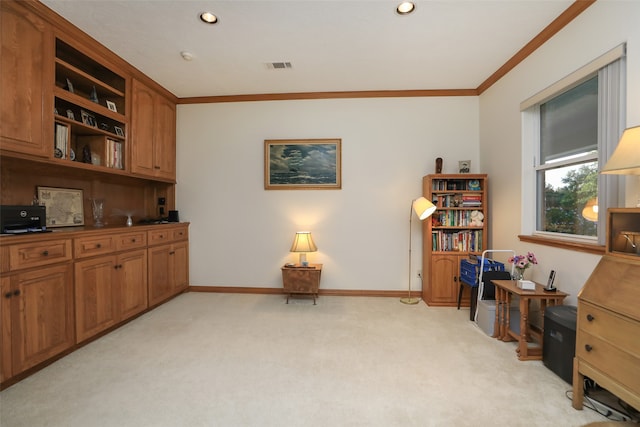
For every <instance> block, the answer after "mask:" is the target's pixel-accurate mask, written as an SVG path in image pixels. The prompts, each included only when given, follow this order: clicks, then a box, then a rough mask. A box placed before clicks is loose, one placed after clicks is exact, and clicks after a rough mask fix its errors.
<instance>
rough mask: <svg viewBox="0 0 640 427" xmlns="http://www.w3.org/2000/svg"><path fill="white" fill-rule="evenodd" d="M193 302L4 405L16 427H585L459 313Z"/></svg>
mask: <svg viewBox="0 0 640 427" xmlns="http://www.w3.org/2000/svg"><path fill="white" fill-rule="evenodd" d="M284 301H285V300H284V297H281V296H278V295H239V294H207V293H189V294H184V295H181V296H179V297H178V298H176V299H174V300H172V301H170V302H169V303H167V304H165V305H163V306H161V307H159V308H157V309H156V310H154V311H152V312H150V313H147V314H145V315H144V316H142V317H140V318H138V319H136V320H134V321H133V322H131V323H129V324H127V325H125V326H124V327H122V328H120V329H118V330H116V331H114V332H113V333H111V334H109V335H107V336H105V337H103V338H101V339H99V340H97V341H95V342H93V343H91V344H89V345H87V346H85V347H83V348H82V349H80V350H78V351H76V352H75V353H72V354H71V355H69V356H67V357H66V358H64V359H62V360H60V361H58V362H56V363H54V364H53V365H51V366H49V367H47V368H45V369H44V370H42V371H40V372H38V373H36V374H35V375H33V376H31V377H29V378H27V379H25V380H24V381H22V382H20V383H18V384H16V385H14V386H12V387H10V388H8V389H6V390H4V391H2V393H0V404H1V409H0V410H1V416H0V424H1V425H2V427H16V426H30V427H34V426H56V427H57V426H65V427H75V426H82V427H87V426H119V427H120V426H136V427H140V426H581V425H584V424H587V423H589V422H593V421H604V420H605V419H604V418H603V417H602V416H600V415H598V414H596V413H594V412H592V411H590V410H586V409H585V410H583V411H576V410H574V409H573V408H572V407H571V401H570V400H569V399H567V397H566V396H565V392H566V391H567V390H569V389H570V386H569V384H567V383H565V382H564V381H563V380H562V379H561V378H559V377H558V376H556V375H555V374H554V373H553V372H551V371H550V370H548V369H547V368H546V367H545V366H544V365H543V364H542V362H520V361H518V360H517V359H516V355H515V345H514V344H513V343H503V342H499V341H497V340H495V339H492V338H490V337H488V336H486V335H485V334H484V332H482V331H481V330H480V329H479V328H478V327H477V326H475V324H473V323H472V322H470V321H469V320H468V319H469V312H468V310H460V311H458V310H456V309H455V308H453V309H452V308H433V307H427V306H426V305H425V304H424V303H420V304H419V305H416V306H407V305H403V304H401V303H400V302H399V301H398V300H397V299H391V298H362V297H321V298H320V299H319V300H318V305H317V306H314V305H313V302H312V301H311V300H310V299H293V300H291V302H290V304H289V305H286V304H285V303H284Z"/></svg>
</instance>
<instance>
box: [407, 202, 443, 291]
mask: <svg viewBox="0 0 640 427" xmlns="http://www.w3.org/2000/svg"><path fill="white" fill-rule="evenodd" d="M414 211H415V213H416V215H417V216H418V218H419V219H420V221H422V220H424V219H426V218H428V217H430V216H431V214H433V213H434V212H435V211H436V207H435V205H434V204H433V203H431V202H430V201H429V200H427V199H425V198H424V197H419V198H417V199H415V200H414V201H412V202H411V207H410V208H409V291H408V294H407V297H406V298H400V302H402V303H404V304H417V303H418V302H419V301H420V298H415V297H412V296H411V228H412V225H413V212H414Z"/></svg>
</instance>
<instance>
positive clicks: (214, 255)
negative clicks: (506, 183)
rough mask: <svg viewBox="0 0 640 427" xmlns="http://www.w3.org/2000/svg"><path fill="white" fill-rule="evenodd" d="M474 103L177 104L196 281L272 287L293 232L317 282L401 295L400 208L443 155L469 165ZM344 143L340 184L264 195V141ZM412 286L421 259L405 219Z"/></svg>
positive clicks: (181, 188) (449, 163) (183, 204)
mask: <svg viewBox="0 0 640 427" xmlns="http://www.w3.org/2000/svg"><path fill="white" fill-rule="evenodd" d="M478 129H479V112H478V98H476V97H450V98H401V99H398V98H385V99H342V100H304V101H272V102H250V103H220V104H195V105H179V106H178V136H177V137H178V150H177V151H178V152H177V160H178V164H177V168H178V175H177V180H178V186H177V208H178V209H179V211H180V219H181V220H184V221H190V222H191V228H190V257H191V263H190V264H191V265H190V276H191V277H190V279H191V284H192V285H194V286H255V287H281V286H282V279H281V274H280V267H281V266H282V265H283V264H284V263H285V262H288V261H296V260H297V255H294V254H291V253H289V252H288V251H289V248H290V246H291V242H292V240H293V236H294V234H295V232H296V231H298V230H310V231H312V233H313V237H314V240H315V242H316V244H317V245H318V248H319V251H318V252H316V253H313V254H309V256H308V258H309V261H310V262H317V263H323V264H324V269H323V273H322V287H323V288H326V289H352V290H404V289H406V288H407V284H408V282H407V281H408V277H407V276H408V271H407V269H408V242H409V230H408V228H409V209H410V203H411V201H412V199H414V198H416V197H418V196H420V195H421V193H422V180H421V178H422V176H423V175H426V174H428V173H433V172H434V170H435V158H436V157H442V158H444V170H443V172H445V173H455V172H457V166H458V160H467V159H469V160H471V161H472V172H474V173H475V172H480V168H479V154H478V149H479V148H478V147H479V140H478ZM280 138H282V139H304V138H341V139H342V182H343V188H342V189H341V190H315V191H311V190H307V191H283V190H278V191H273V190H272V191H266V190H264V178H263V176H264V175H263V174H264V140H265V139H280ZM413 225H414V227H413V230H412V236H413V257H412V259H413V261H412V262H413V268H412V269H413V273H412V277H413V279H412V281H413V282H412V288H413V289H419V288H420V283H419V280H418V279H417V278H415V272H416V270H417V269H420V268H422V262H421V229H420V227H421V225H420V222H419V221H418V220H417V219H414V224H413Z"/></svg>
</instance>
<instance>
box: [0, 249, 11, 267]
mask: <svg viewBox="0 0 640 427" xmlns="http://www.w3.org/2000/svg"><path fill="white" fill-rule="evenodd" d="M5 271H9V247H8V246H0V273H4V272H5Z"/></svg>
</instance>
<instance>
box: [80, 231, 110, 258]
mask: <svg viewBox="0 0 640 427" xmlns="http://www.w3.org/2000/svg"><path fill="white" fill-rule="evenodd" d="M73 244H74V251H75V256H76V258H86V257H90V256H95V255H103V254H108V253H110V252H114V251H116V249H117V246H116V235H114V234H101V235H98V236H86V237H79V238H77V239H74V241H73Z"/></svg>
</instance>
